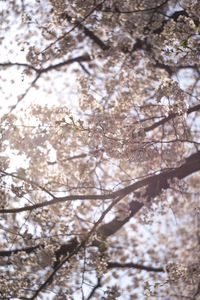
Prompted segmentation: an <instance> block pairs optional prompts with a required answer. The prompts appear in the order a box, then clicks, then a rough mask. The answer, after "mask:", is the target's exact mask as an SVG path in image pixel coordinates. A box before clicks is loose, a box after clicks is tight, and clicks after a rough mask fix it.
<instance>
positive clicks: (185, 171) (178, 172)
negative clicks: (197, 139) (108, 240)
mask: <svg viewBox="0 0 200 300" xmlns="http://www.w3.org/2000/svg"><path fill="white" fill-rule="evenodd" d="M194 157H195V161H194ZM199 170H200V152H197V153H195V154H192V155H191V156H189V157H188V158H186V163H184V164H183V165H182V166H181V167H179V168H174V169H172V170H170V171H163V172H162V173H160V174H158V175H152V176H149V177H147V178H145V179H143V180H140V181H137V182H135V183H133V184H131V185H129V186H127V187H125V188H122V189H120V190H118V191H116V192H113V193H110V194H105V195H92V194H91V195H70V196H65V197H54V198H53V199H52V200H50V201H44V202H42V203H37V204H34V205H30V206H24V207H19V208H10V209H1V210H0V213H4V214H5V213H19V212H22V211H32V210H34V209H37V208H40V207H44V206H48V205H53V204H56V203H61V202H66V201H72V200H97V199H103V200H105V199H115V198H116V197H125V196H126V195H128V194H130V193H133V192H135V191H136V190H138V189H139V188H141V187H145V186H148V189H147V191H150V189H152V190H153V191H154V193H152V192H151V193H150V192H149V194H148V195H147V196H148V197H149V199H150V198H152V197H154V196H157V195H159V193H160V191H161V189H162V188H164V189H166V188H168V187H169V184H168V180H169V179H173V178H175V177H176V178H179V179H182V178H184V177H186V176H188V175H190V174H192V173H194V172H196V171H199ZM155 186H156V187H157V188H156V190H155ZM136 202H137V201H136ZM141 205H143V204H142V203H140V202H138V204H137V206H136V210H137V209H138V206H139V209H140V208H141ZM133 211H134V208H133ZM120 227H121V226H120Z"/></svg>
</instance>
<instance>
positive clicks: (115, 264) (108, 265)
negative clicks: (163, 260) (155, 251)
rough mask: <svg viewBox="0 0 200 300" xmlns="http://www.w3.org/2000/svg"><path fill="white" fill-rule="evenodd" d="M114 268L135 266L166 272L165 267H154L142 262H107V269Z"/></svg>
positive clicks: (139, 268) (141, 268)
mask: <svg viewBox="0 0 200 300" xmlns="http://www.w3.org/2000/svg"><path fill="white" fill-rule="evenodd" d="M113 268H122V269H125V268H135V269H138V270H145V271H149V272H164V269H163V268H154V267H151V266H144V265H141V264H134V263H118V262H109V263H108V264H107V269H113Z"/></svg>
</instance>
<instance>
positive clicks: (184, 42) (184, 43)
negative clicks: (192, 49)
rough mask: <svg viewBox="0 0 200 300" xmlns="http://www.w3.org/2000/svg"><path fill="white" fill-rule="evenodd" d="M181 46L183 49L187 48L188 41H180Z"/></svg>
mask: <svg viewBox="0 0 200 300" xmlns="http://www.w3.org/2000/svg"><path fill="white" fill-rule="evenodd" d="M181 46H182V47H183V48H186V47H187V46H188V41H187V40H182V41H181Z"/></svg>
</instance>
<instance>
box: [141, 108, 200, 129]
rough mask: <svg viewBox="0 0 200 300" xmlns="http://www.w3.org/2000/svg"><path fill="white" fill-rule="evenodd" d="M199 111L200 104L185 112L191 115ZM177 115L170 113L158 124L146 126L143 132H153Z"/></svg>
mask: <svg viewBox="0 0 200 300" xmlns="http://www.w3.org/2000/svg"><path fill="white" fill-rule="evenodd" d="M199 110H200V104H198V105H195V106H193V107H190V108H189V109H188V111H187V114H188V115H189V114H191V113H193V112H195V111H199ZM177 115H178V114H177V113H172V114H169V116H168V117H165V118H163V119H162V120H160V121H158V122H155V123H154V124H152V125H151V126H148V127H145V128H144V131H145V132H148V131H151V130H154V129H155V128H157V127H159V126H160V125H164V124H165V123H166V122H168V121H170V120H172V119H173V118H175V117H176V116H177Z"/></svg>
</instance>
